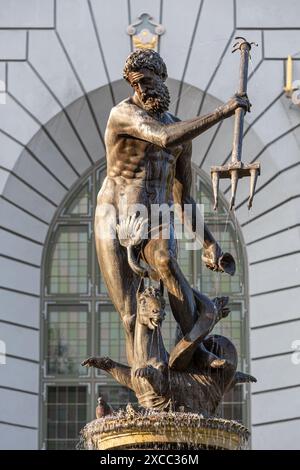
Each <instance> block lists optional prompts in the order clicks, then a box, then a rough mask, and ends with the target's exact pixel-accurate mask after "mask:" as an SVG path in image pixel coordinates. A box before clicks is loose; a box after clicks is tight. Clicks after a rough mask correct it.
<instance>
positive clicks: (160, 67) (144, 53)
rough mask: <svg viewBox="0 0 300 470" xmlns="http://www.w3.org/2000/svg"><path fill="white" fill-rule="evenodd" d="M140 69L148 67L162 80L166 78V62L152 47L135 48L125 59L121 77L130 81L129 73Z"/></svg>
mask: <svg viewBox="0 0 300 470" xmlns="http://www.w3.org/2000/svg"><path fill="white" fill-rule="evenodd" d="M140 69H148V70H151V71H152V72H154V73H156V74H157V75H158V76H159V77H160V78H161V79H162V80H163V81H165V80H166V79H167V78H168V72H167V67H166V64H165V63H164V61H163V59H162V58H161V57H160V55H159V54H158V53H157V52H155V51H154V50H152V49H137V50H136V51H134V52H132V53H131V54H130V55H129V56H128V57H127V59H126V62H125V66H124V70H123V77H124V78H125V80H127V82H129V83H130V80H129V74H130V73H131V72H137V71H138V70H140Z"/></svg>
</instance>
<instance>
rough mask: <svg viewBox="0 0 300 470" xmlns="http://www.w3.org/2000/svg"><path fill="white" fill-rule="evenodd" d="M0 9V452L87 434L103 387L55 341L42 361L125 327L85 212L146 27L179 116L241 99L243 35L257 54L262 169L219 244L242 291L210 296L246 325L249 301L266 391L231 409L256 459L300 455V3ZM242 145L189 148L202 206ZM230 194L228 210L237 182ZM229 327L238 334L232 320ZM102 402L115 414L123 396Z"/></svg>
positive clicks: (3, 3)
mask: <svg viewBox="0 0 300 470" xmlns="http://www.w3.org/2000/svg"><path fill="white" fill-rule="evenodd" d="M0 12H1V13H0V103H1V104H0V193H1V199H0V220H1V224H0V225H1V231H0V252H1V268H0V277H1V279H0V286H1V290H0V291H1V304H0V340H1V348H2V349H3V350H4V349H6V361H5V362H6V363H5V364H2V363H1V364H0V433H1V441H0V446H1V448H3V449H20V448H22V449H38V448H41V447H43V446H44V447H47V442H48V441H49V433H54V436H56V438H57V440H59V439H62V440H63V439H64V438H68V432H70V435H71V433H72V432H73V434H74V429H71V425H70V426H69V425H68V423H73V422H75V421H76V423H77V425H78V426H79V428H80V425H81V424H82V423H84V422H85V420H86V419H88V418H91V416H90V415H89V414H86V413H85V412H84V411H83V406H82V407H81V404H84V403H85V400H86V397H85V395H86V394H92V392H93V391H94V390H96V387H98V386H99V383H100V384H101V383H102V385H103V387H104V386H105V382H104V379H103V377H102V378H101V377H98V376H95V377H92V376H91V377H85V376H84V375H79V373H78V371H77V370H76V369H73V368H72V367H73V365H72V364H70V362H68V363H66V362H63V363H62V364H53V363H51V364H50V363H49V364H50V365H49V364H48V363H47V357H46V354H45V343H47V345H48V346H49V348H48V349H47V351H50V352H51V351H56V350H55V348H56V347H57V344H58V343H59V348H61V350H62V349H63V348H64V347H65V345H64V342H63V341H62V340H61V337H63V333H62V332H64V331H65V332H66V331H67V332H68V333H67V335H68V341H69V343H68V344H69V347H70V348H71V347H72V348H73V349H72V351H73V352H72V353H71V356H72V357H73V358H74V361H75V363H76V358H80V357H82V355H84V354H85V353H89V350H88V349H85V348H86V343H84V338H87V337H88V334H89V331H90V330H93V327H95V329H96V330H97V325H98V324H99V322H100V323H101V322H102V326H101V328H102V329H101V330H100V329H99V330H97V331H100V333H99V332H98V333H97V334H95V336H92V340H91V341H92V343H93V344H92V347H94V344H95V348H96V347H97V346H96V344H98V343H99V342H100V340H101V341H102V344H103V345H104V346H103V347H104V348H109V344H108V343H107V344H106V341H107V338H108V336H109V334H110V331H117V328H115V329H114V328H113V327H112V326H111V323H114V322H115V323H116V322H117V319H115V317H114V316H113V315H114V312H111V310H110V308H111V307H110V306H109V305H108V300H107V299H106V296H105V287H103V290H101V289H102V287H99V290H93V289H94V287H93V286H94V285H98V286H100V285H101V279H100V274H99V273H98V272H97V267H96V263H95V262H94V260H93V256H94V255H93V253H92V246H93V243H92V242H93V238H92V237H93V235H92V204H93V202H94V199H95V194H96V189H97V188H98V187H99V185H100V184H101V178H102V177H103V174H104V171H105V170H104V169H103V168H104V167H103V162H104V160H103V159H104V158H105V149H104V141H103V135H104V131H105V126H106V121H107V117H108V114H109V112H110V109H111V107H112V106H113V105H114V104H115V103H117V102H118V101H120V100H121V99H123V98H125V97H126V96H127V95H128V93H130V89H129V87H128V86H127V85H126V83H125V82H124V80H121V75H122V68H123V65H124V60H125V58H126V57H127V56H128V54H129V53H130V51H131V50H132V48H133V47H134V46H135V43H134V39H133V38H134V34H133V35H132V36H130V35H129V34H128V32H127V28H128V26H129V25H130V24H134V23H136V22H137V19H138V17H139V16H140V15H141V14H142V13H148V14H149V15H150V16H151V17H152V18H153V22H155V23H156V24H161V25H162V27H163V28H161V29H159V30H156V31H155V30H154V33H153V36H151V35H150V36H151V37H150V39H151V40H153V38H154V39H155V41H156V42H154V43H153V44H154V47H156V48H157V49H158V50H159V52H160V54H161V55H162V57H163V58H164V59H165V61H166V64H167V66H168V74H169V79H168V86H169V88H170V92H171V111H172V112H174V113H176V114H178V116H179V117H180V118H181V119H187V118H191V117H194V116H196V115H197V114H205V113H207V112H209V111H211V110H213V109H214V108H215V107H216V106H219V105H220V104H222V103H224V102H226V101H227V100H228V98H229V97H230V96H232V94H233V93H234V91H235V89H236V87H237V74H238V64H239V57H238V55H237V54H231V46H232V44H233V42H234V37H235V36H246V38H247V39H248V40H251V41H255V42H257V43H258V47H257V48H254V49H253V52H252V59H251V64H250V79H249V90H248V94H249V97H250V100H251V102H252V103H253V107H252V111H251V113H249V114H247V116H246V125H245V133H244V134H245V135H244V148H243V160H244V161H245V162H249V161H256V160H259V161H260V162H261V165H262V174H261V176H260V178H259V180H258V185H257V194H256V196H255V199H254V205H253V209H252V210H251V211H250V212H248V209H247V204H246V200H247V196H248V192H249V182H248V181H246V180H243V181H242V182H241V183H240V184H239V186H238V198H237V203H236V211H235V215H233V216H232V217H231V219H230V220H231V226H232V228H233V229H235V230H233V232H232V233H233V235H232V238H230V237H229V238H228V240H225V242H226V243H228V244H229V245H228V246H231V247H233V248H234V249H236V250H240V251H239V253H240V257H241V258H242V259H241V260H240V262H241V266H242V268H241V270H240V276H241V277H240V279H239V281H238V282H239V284H236V285H235V284H234V282H233V283H232V284H230V285H225V284H226V283H225V281H220V282H221V284H220V285H219V287H218V288H220V289H221V288H222V286H223V284H222V282H224V283H225V284H224V286H223V287H224V289H228V292H229V293H230V294H232V297H233V300H234V302H235V304H234V305H235V308H236V310H235V311H236V312H237V311H238V307H237V305H238V304H239V305H241V307H240V308H241V310H240V312H242V313H241V314H240V316H239V317H238V313H237V314H236V315H237V317H236V318H239V320H238V322H239V323H238V325H239V326H238V328H240V331H242V334H239V336H237V337H236V338H237V341H241V343H242V346H241V350H243V351H244V356H243V359H244V361H245V368H246V369H249V370H251V373H252V374H253V375H255V376H256V377H257V379H258V382H257V384H254V385H253V386H252V387H251V390H250V389H249V390H248V389H246V388H245V389H243V390H242V391H241V394H242V395H243V396H242V397H240V398H239V399H237V402H238V403H239V404H241V406H245V410H246V408H247V410H246V411H245V413H244V411H238V412H237V413H240V415H239V416H242V417H244V416H245V417H246V418H247V422H248V424H250V425H251V433H252V442H251V446H252V448H253V449H299V434H300V393H299V392H300V359H299V352H297V351H299V348H300V320H299V296H300V250H299V241H300V228H299V227H300V210H299V179H300V166H299V165H300V161H299V146H300V119H299V118H300V108H299V107H298V106H297V103H295V102H293V101H292V100H291V99H288V98H287V96H286V93H285V92H284V89H283V88H284V85H285V82H286V71H285V67H286V58H287V56H288V55H291V56H292V58H293V79H294V80H297V79H298V78H299V80H300V61H299V57H300V47H299V37H300V21H299V17H300V4H299V2H298V1H297V0H287V1H286V2H283V1H281V0H261V1H259V0H251V1H250V0H187V1H185V2H184V1H183V0H151V1H150V0H128V1H126V0H111V1H108V0H43V1H42V0H0ZM151 21H152V20H151ZM155 35H156V36H155ZM141 38H142V36H140V37H138V39H137V40H142V39H141ZM232 133H233V120H231V119H230V120H226V121H224V122H223V123H222V124H220V125H218V126H216V127H215V128H213V129H211V130H209V131H208V132H206V133H205V134H204V135H202V136H200V137H199V138H198V139H196V140H195V141H194V145H193V163H194V173H195V176H194V179H195V184H194V188H195V189H194V190H195V191H197V190H198V192H199V194H200V193H201V194H200V195H199V198H200V199H201V198H202V199H201V200H202V201H203V202H205V201H206V199H205V198H208V199H209V197H210V196H209V195H208V192H209V189H208V188H209V183H208V181H209V180H208V178H209V173H210V166H211V165H213V164H222V163H223V162H224V161H225V160H226V159H228V158H229V155H230V151H231V143H232ZM197 178H199V181H200V183H199V184H200V186H201V184H202V186H203V189H199V188H198V186H197V184H198V183H197V181H198V180H197ZM197 188H198V189H197ZM221 189H222V190H223V194H224V198H223V205H222V207H223V208H224V210H223V212H224V211H225V212H226V200H227V199H228V197H229V194H230V193H229V192H228V183H224V184H223V185H222V187H221ZM223 216H224V214H223V213H222V209H221V210H220V213H219V214H217V215H215V216H212V214H211V213H210V210H209V209H208V211H207V217H208V219H209V217H211V220H210V222H211V224H212V229H214V228H215V229H216V231H218V230H219V231H220V233H221V232H222V224H224V223H226V217H225V222H224V217H223ZM222 217H223V218H222ZM214 224H215V226H214ZM75 226H76V227H79V226H80V229H78V230H73V228H74V227H75ZM64 227H67V228H66V229H65V228H64ZM218 227H219V228H218ZM64 230H65V231H64ZM220 236H221V241H222V235H220ZM53 237H54V238H53ZM55 237H56V238H55ZM223 241H224V238H223ZM76 243H77V245H76V247H77V248H76V250H77V251H76V250H75V251H76V253H75V251H74V246H73V245H72V244H76ZM55 244H56V245H55ZM230 244H231V245H230ZM86 247H88V248H86ZM74 253H75V254H74ZM77 256H78V257H77ZM64 257H66V258H64ZM76 257H77V258H76ZM64 259H68V260H69V261H70V263H69V264H68V265H67V264H66V263H65V264H64V262H63V261H62V260H64ZM47 260H50V261H49V262H48V261H47ZM55 263H56V264H55ZM182 263H183V264H185V268H186V274H187V275H188V276H189V275H190V276H194V277H193V282H194V283H195V284H197V273H198V271H197V269H200V268H197V260H196V259H195V260H192V261H191V260H186V259H185V258H184V255H183V254H182ZM49 266H50V267H49ZM84 266H85V267H84ZM191 266H193V267H194V268H193V269H195V272H193V274H191V269H192V268H191ZM195 266H196V267H195ZM64 273H65V277H67V278H68V281H66V286H64V284H63V282H62V279H61V278H62V276H63V275H64ZM195 273H196V274H195ZM211 282H213V281H210V280H208V281H207V285H208V286H209V285H211ZM85 283H87V284H85ZM236 286H242V291H241V290H239V289H238V287H236ZM214 287H215V286H213V288H214ZM85 289H87V290H85ZM207 289H208V290H209V287H207ZM216 289H217V287H216ZM86 292H88V294H86ZM74 299H76V302H75V300H74ZM75 303H76V305H75ZM79 305H81V307H80V308H79ZM57 306H59V309H58V308H57ZM47 309H48V310H47ZM98 309H99V312H100V317H99V318H101V321H100V320H98V317H97V313H96V312H98ZM101 309H102V310H101ZM89 312H92V313H91V315H92V316H91V317H89ZM101 312H103V313H101ZM110 313H112V315H110ZM58 318H60V320H58ZM234 318H235V317H234ZM61 319H63V320H61ZM87 319H88V320H87ZM58 321H61V323H60V326H59V328H56V327H53V328H52V329H51V331H54V332H57V331H59V332H60V334H61V335H62V336H61V337H60V339H59V341H58V340H57V338H56V337H53V336H51V335H50V334H49V335H48V334H47V331H48V330H47V328H48V327H49V325H50V323H51V322H52V323H51V325H52V326H53V325H54V324H56V323H57V322H58ZM105 322H107V325H106V324H105ZM232 322H234V320H232ZM241 325H242V326H241ZM230 328H231V329H230V331H229V333H232V332H234V328H235V326H234V325H233V323H232V325H231V326H230ZM84 330H86V336H85V337H84V332H83V331H84ZM49 331H50V330H49ZM101 332H102V333H101ZM81 335H83V336H82V337H81ZM99 335H100V336H99ZM101 335H102V336H101ZM118 335H119V336H118ZM120 335H121V333H116V335H114V334H113V335H112V337H111V341H112V344H118V345H119V349H116V350H114V351H110V352H111V353H112V354H117V355H118V354H119V356H121V355H122V352H121V349H120V348H121V346H120V345H121V344H122V341H123V340H122V337H121V336H120ZM63 338H65V337H63ZM81 340H82V349H80V346H81V342H80V341H81ZM114 341H115V343H113V342H114ZM48 346H47V347H48ZM51 347H53V348H54V349H51ZM70 351H71V349H70ZM1 362H4V361H1ZM51 368H52V369H51ZM66 371H67V372H66ZM64 374H65V375H64ZM66 374H68V378H67V379H66ZM76 374H77V375H76ZM101 381H102V382H101ZM108 393H109V396H110V398H112V399H113V400H114V398H113V397H114V390H113V389H109V391H108ZM122 393H123V392H122ZM74 397H75V398H74ZM122 397H123V398H122V400H123V401H124V402H125V401H126V400H127V399H130V397H128V396H127V395H124V396H122ZM74 400H75V401H76V403H77V408H76V410H77V411H76V413H77V414H76V420H75V418H72V417H71V414H72V413H73V411H74V410H73V408H72V406H71V405H72V403H74ZM118 400H119V401H120V400H121V399H120V395H118V397H117V398H116V399H115V402H116V403H117V402H118ZM45 402H47V403H48V405H49V407H48V408H47V409H46V411H45ZM231 403H233V404H234V403H235V399H231ZM66 404H67V405H68V406H66ZM245 404H246V405H245ZM69 405H70V406H69ZM93 406H94V403H91V407H93ZM91 409H92V408H91ZM241 409H242V408H241ZM243 409H244V408H243ZM66 410H67V415H64V418H62V419H63V420H64V423H65V428H64V430H63V431H61V429H60V428H57V427H56V428H55V429H51V430H47V429H46V428H47V420H48V418H49V420H48V421H50V420H51V419H50V418H51V416H52V415H51V413H54V414H55V416H56V418H55V419H56V421H57V422H58V421H59V416H60V413H61V414H64V413H66ZM47 413H48V414H47ZM68 413H69V414H68ZM243 413H244V414H243ZM50 415H51V416H50ZM233 416H234V413H233ZM53 422H55V420H54V421H53ZM61 432H62V435H61V436H59V433H61Z"/></svg>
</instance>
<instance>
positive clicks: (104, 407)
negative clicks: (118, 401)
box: [96, 397, 113, 419]
mask: <svg viewBox="0 0 300 470" xmlns="http://www.w3.org/2000/svg"><path fill="white" fill-rule="evenodd" d="M97 401H98V406H97V408H96V418H98V419H99V418H104V416H107V415H111V414H113V409H112V407H111V406H110V405H109V404H108V403H106V401H105V400H104V398H102V397H99V398H98V400H97Z"/></svg>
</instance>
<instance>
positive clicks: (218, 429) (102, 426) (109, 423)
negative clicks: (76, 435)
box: [80, 411, 249, 450]
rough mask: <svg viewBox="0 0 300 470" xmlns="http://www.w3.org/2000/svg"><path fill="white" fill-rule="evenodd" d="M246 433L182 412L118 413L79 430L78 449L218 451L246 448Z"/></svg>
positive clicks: (219, 421) (229, 424)
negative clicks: (79, 441) (79, 440)
mask: <svg viewBox="0 0 300 470" xmlns="http://www.w3.org/2000/svg"><path fill="white" fill-rule="evenodd" d="M248 438H249V431H248V430H247V428H246V427H245V426H243V425H242V424H240V423H237V422H236V421H231V420H225V419H221V418H214V417H204V416H203V415H201V414H196V413H185V412H153V411H151V412H149V411H148V412H144V413H136V412H134V413H131V414H130V415H129V414H128V413H126V412H118V413H116V414H114V415H110V416H106V417H104V418H101V419H96V420H94V421H92V422H90V423H88V424H87V425H86V426H85V427H84V428H83V429H82V431H81V446H80V447H81V448H84V449H88V450H120V449H132V450H133V449H183V450H184V449H195V450H197V449H218V450H242V449H246V448H247V442H248Z"/></svg>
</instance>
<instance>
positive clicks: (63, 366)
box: [45, 305, 89, 376]
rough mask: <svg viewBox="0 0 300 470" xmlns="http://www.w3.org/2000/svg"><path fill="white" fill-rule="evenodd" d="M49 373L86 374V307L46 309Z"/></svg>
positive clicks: (50, 307) (66, 306)
mask: <svg viewBox="0 0 300 470" xmlns="http://www.w3.org/2000/svg"><path fill="white" fill-rule="evenodd" d="M46 331H47V342H46V344H47V346H46V355H45V360H46V370H47V375H65V376H66V375H68V376H72V375H85V374H87V369H86V368H85V367H82V366H81V365H80V363H81V362H82V361H83V359H86V358H87V357H88V356H89V345H88V313H87V306H84V305H81V306H72V305H55V306H52V305H50V306H49V307H48V312H47V329H46Z"/></svg>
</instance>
